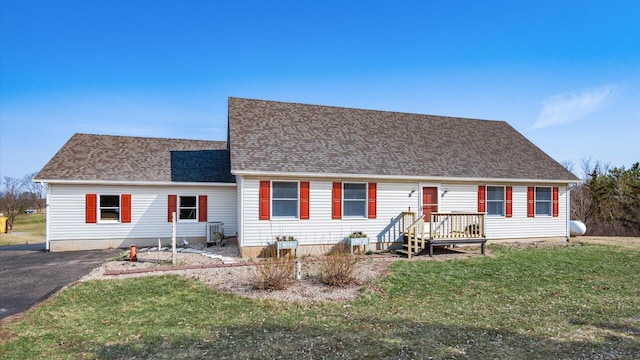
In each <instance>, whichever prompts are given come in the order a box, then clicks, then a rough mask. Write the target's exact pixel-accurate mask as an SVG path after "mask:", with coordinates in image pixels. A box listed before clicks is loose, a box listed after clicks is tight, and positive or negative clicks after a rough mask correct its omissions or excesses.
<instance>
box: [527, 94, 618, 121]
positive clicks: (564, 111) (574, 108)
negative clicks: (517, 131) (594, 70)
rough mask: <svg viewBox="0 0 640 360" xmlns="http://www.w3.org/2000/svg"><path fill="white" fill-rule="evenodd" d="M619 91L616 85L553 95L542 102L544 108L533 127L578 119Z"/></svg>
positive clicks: (591, 111) (597, 108)
mask: <svg viewBox="0 0 640 360" xmlns="http://www.w3.org/2000/svg"><path fill="white" fill-rule="evenodd" d="M617 91H618V87H617V86H616V85H605V86H602V87H599V88H595V89H588V90H582V91H579V92H570V93H563V94H557V95H553V96H551V97H550V98H548V99H546V100H545V101H543V102H542V110H541V111H540V115H538V119H537V120H536V122H535V124H533V129H541V128H545V127H550V126H557V125H562V124H566V123H570V122H574V121H578V120H580V119H582V118H584V117H585V116H587V115H589V114H591V113H593V112H596V111H598V110H599V109H601V108H602V106H603V105H604V104H605V103H606V102H607V100H609V99H611V98H613V97H614V96H615V95H616V93H617Z"/></svg>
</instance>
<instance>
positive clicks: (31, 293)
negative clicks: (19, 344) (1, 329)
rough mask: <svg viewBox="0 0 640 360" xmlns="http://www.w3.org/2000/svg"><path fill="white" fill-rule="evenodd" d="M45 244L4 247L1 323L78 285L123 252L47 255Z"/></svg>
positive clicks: (0, 277)
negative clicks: (106, 261)
mask: <svg viewBox="0 0 640 360" xmlns="http://www.w3.org/2000/svg"><path fill="white" fill-rule="evenodd" d="M44 248H45V246H44V243H42V244H32V245H12V246H0V320H1V319H4V318H6V317H8V316H10V315H14V314H18V313H21V312H23V311H25V310H27V309H29V308H30V307H31V306H33V305H35V304H37V303H39V302H41V301H43V300H45V299H47V298H48V297H50V296H51V295H53V294H55V293H56V292H57V291H58V290H60V289H61V288H63V287H64V286H66V285H68V284H70V283H72V282H74V281H77V280H78V279H80V278H81V277H83V276H84V275H86V274H88V273H89V272H90V271H91V270H92V269H93V268H95V267H97V266H98V265H100V264H101V263H103V262H104V261H105V260H107V259H111V258H113V257H114V256H116V255H117V254H119V253H121V252H122V250H120V249H111V250H89V251H69V252H53V253H50V252H46V251H45V250H44Z"/></svg>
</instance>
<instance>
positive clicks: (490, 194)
mask: <svg viewBox="0 0 640 360" xmlns="http://www.w3.org/2000/svg"><path fill="white" fill-rule="evenodd" d="M504 203H505V200H504V186H487V215H493V216H504Z"/></svg>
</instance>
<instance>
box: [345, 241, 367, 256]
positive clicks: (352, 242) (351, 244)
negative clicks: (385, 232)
mask: <svg viewBox="0 0 640 360" xmlns="http://www.w3.org/2000/svg"><path fill="white" fill-rule="evenodd" d="M347 244H348V245H349V247H350V248H351V254H353V247H354V246H364V247H365V249H366V250H367V251H369V246H370V245H371V240H370V239H369V238H368V237H363V238H350V237H348V238H347Z"/></svg>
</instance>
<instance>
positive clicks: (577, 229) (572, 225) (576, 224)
mask: <svg viewBox="0 0 640 360" xmlns="http://www.w3.org/2000/svg"><path fill="white" fill-rule="evenodd" d="M586 232H587V227H586V226H585V225H584V223H583V222H582V221H578V220H571V221H569V234H571V236H581V235H584V233H586Z"/></svg>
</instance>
